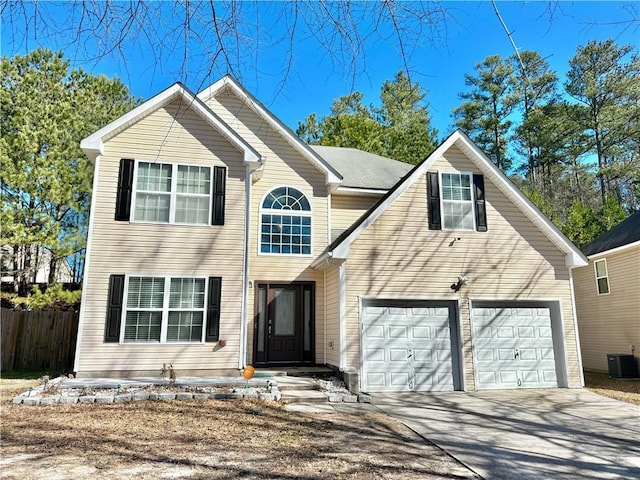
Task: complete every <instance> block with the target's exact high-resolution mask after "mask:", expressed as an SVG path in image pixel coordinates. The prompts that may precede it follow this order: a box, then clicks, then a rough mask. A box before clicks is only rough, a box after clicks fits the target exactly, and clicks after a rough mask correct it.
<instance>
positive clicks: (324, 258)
mask: <svg viewBox="0 0 640 480" xmlns="http://www.w3.org/2000/svg"><path fill="white" fill-rule="evenodd" d="M348 258H349V247H348V246H347V247H346V248H338V249H336V250H328V251H326V252H324V253H322V254H321V255H320V256H319V257H318V258H316V259H315V260H314V261H313V262H312V263H311V268H312V269H314V270H318V269H320V270H324V269H326V268H328V267H339V266H340V265H342V264H343V263H344V262H345V261H346V260H347V259H348Z"/></svg>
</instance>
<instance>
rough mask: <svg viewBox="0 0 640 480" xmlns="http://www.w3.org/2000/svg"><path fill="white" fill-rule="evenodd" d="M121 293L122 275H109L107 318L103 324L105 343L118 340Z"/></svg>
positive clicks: (122, 292) (122, 286)
mask: <svg viewBox="0 0 640 480" xmlns="http://www.w3.org/2000/svg"><path fill="white" fill-rule="evenodd" d="M123 295H124V275H111V276H110V277H109V299H108V304H107V320H106V322H105V326H104V341H105V343H112V342H119V341H120V322H121V320H122V300H123Z"/></svg>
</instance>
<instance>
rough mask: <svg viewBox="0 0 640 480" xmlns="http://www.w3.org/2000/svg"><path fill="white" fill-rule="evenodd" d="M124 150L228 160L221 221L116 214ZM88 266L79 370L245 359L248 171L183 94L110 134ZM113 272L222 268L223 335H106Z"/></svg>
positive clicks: (156, 156) (200, 272)
mask: <svg viewBox="0 0 640 480" xmlns="http://www.w3.org/2000/svg"><path fill="white" fill-rule="evenodd" d="M121 158H134V159H139V160H145V161H152V162H153V161H158V162H176V163H177V162H180V163H187V164H194V165H211V166H214V165H219V166H226V167H227V189H226V212H225V225H224V226H188V225H168V224H142V223H130V222H116V221H114V212H115V199H116V190H117V183H118V169H119V164H120V159H121ZM98 165H99V171H97V172H96V174H97V175H98V185H97V189H96V191H95V192H94V197H93V202H94V203H95V208H94V218H93V235H92V240H91V242H92V243H91V252H90V255H89V258H88V262H89V272H88V275H87V276H86V277H85V284H84V288H85V289H86V296H85V301H84V305H83V308H84V316H83V318H82V338H81V339H80V356H79V366H78V373H79V375H89V376H90V375H102V374H105V373H107V372H110V373H117V372H118V371H120V372H142V371H146V372H150V373H153V374H156V375H157V374H159V373H160V368H161V367H162V364H163V363H167V364H169V363H171V364H173V367H174V368H175V369H176V371H177V372H178V375H180V374H181V373H182V374H184V373H185V372H187V371H190V370H200V369H204V370H207V371H219V370H227V369H235V368H237V366H238V352H239V342H240V312H241V301H240V299H241V292H242V249H243V243H242V238H243V228H244V175H245V168H244V165H243V157H242V154H241V152H239V151H238V150H237V149H236V148H234V147H233V146H232V145H231V144H230V143H229V142H228V141H227V140H225V139H224V138H223V137H222V136H221V135H219V134H218V133H217V132H215V131H214V130H213V129H212V128H211V127H210V126H209V125H208V124H206V123H205V122H204V121H203V120H202V119H201V118H200V117H199V116H198V115H197V114H195V113H193V111H192V110H190V109H188V108H187V106H186V105H185V104H184V103H182V102H173V103H171V104H169V105H167V106H166V107H165V108H162V109H159V110H158V111H156V112H154V113H152V114H150V115H149V116H147V117H146V118H144V119H143V120H141V121H139V122H138V123H136V124H135V125H133V126H131V127H129V128H128V129H126V130H124V131H122V132H121V133H119V134H118V135H116V136H115V137H114V138H111V139H109V140H107V141H106V142H105V154H104V155H103V156H102V157H100V159H99V163H98ZM110 274H158V275H175V276H181V275H192V276H195V275H197V276H206V277H209V276H221V277H222V300H221V318H220V338H223V339H226V340H227V346H225V347H223V348H218V347H216V348H214V345H215V344H212V343H205V344H201V343H189V344H184V343H183V344H153V345H147V344H140V343H136V344H124V345H120V344H117V343H107V344H105V343H103V337H104V323H105V314H106V308H107V293H108V282H109V275H110Z"/></svg>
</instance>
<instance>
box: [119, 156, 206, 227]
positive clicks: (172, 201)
mask: <svg viewBox="0 0 640 480" xmlns="http://www.w3.org/2000/svg"><path fill="white" fill-rule="evenodd" d="M140 163H159V164H161V165H171V191H170V192H168V195H169V221H168V222H153V221H150V220H138V219H136V199H137V196H138V172H139V171H140V168H139V167H140ZM178 167H202V168H208V169H209V214H208V215H207V223H184V222H176V221H175V218H176V204H177V196H178V192H177V189H178V175H177V172H178ZM213 175H214V171H213V165H199V164H193V163H183V162H170V161H166V160H157V161H154V160H144V159H138V158H136V159H135V168H134V172H133V187H132V192H131V218H132V219H131V223H143V224H152V225H188V226H190V227H208V226H211V216H212V211H213V184H214V182H215V179H214V178H213ZM142 192H145V193H147V191H146V190H143V191H142ZM148 193H153V194H162V193H163V192H148ZM164 194H165V195H167V192H164ZM180 195H182V196H194V197H204V194H193V193H180Z"/></svg>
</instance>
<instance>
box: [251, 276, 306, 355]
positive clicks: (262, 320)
mask: <svg viewBox="0 0 640 480" xmlns="http://www.w3.org/2000/svg"><path fill="white" fill-rule="evenodd" d="M254 285H255V289H254V290H255V295H254V315H253V320H254V321H253V324H254V327H253V364H254V365H256V366H262V367H265V366H295V365H310V364H315V300H316V299H315V289H316V285H315V282H311V281H308V282H275V281H255V282H254ZM286 287H295V288H296V289H298V292H299V293H298V295H297V297H296V298H297V303H298V305H297V307H296V320H295V325H296V329H298V328H299V329H300V331H299V332H298V331H296V341H297V342H299V343H300V345H299V354H297V355H296V356H295V357H296V358H295V359H290V360H274V359H273V358H271V354H272V352H271V351H270V343H271V342H270V337H269V335H270V334H269V325H268V323H269V313H270V302H272V301H273V296H272V295H273V291H274V290H275V289H276V288H286Z"/></svg>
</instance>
